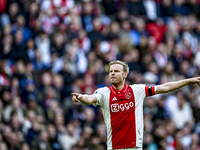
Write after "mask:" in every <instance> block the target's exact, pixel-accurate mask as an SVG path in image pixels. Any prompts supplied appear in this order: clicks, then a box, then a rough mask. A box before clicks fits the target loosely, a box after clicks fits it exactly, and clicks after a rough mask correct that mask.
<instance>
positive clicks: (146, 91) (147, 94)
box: [145, 86, 149, 96]
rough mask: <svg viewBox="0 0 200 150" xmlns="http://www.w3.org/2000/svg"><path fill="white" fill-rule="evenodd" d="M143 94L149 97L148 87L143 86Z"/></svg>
mask: <svg viewBox="0 0 200 150" xmlns="http://www.w3.org/2000/svg"><path fill="white" fill-rule="evenodd" d="M145 93H146V96H149V91H148V86H145Z"/></svg>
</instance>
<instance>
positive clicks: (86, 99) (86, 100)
mask: <svg viewBox="0 0 200 150" xmlns="http://www.w3.org/2000/svg"><path fill="white" fill-rule="evenodd" d="M72 96H73V97H72V100H73V101H74V102H81V103H83V104H87V105H90V104H92V103H96V102H97V98H96V96H94V95H87V94H79V93H72Z"/></svg>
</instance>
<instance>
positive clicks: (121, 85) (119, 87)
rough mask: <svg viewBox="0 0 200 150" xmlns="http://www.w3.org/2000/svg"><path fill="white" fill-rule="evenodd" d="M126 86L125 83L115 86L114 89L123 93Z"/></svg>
mask: <svg viewBox="0 0 200 150" xmlns="http://www.w3.org/2000/svg"><path fill="white" fill-rule="evenodd" d="M124 86H125V83H124V82H123V83H121V84H116V85H114V84H113V88H114V89H116V90H118V91H121V90H122V89H123V88H124Z"/></svg>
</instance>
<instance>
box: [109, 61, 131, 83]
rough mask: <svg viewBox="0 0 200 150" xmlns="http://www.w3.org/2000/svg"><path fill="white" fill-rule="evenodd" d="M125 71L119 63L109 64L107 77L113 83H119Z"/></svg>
mask: <svg viewBox="0 0 200 150" xmlns="http://www.w3.org/2000/svg"><path fill="white" fill-rule="evenodd" d="M126 75H127V74H126V73H124V71H123V66H122V65H120V64H114V65H111V66H110V72H109V79H110V83H111V84H113V85H118V84H121V83H122V82H123V81H124V79H125V78H126Z"/></svg>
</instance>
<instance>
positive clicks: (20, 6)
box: [0, 0, 200, 150]
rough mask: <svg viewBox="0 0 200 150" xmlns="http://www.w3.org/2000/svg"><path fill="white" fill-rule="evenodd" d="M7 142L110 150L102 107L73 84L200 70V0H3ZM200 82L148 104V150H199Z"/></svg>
mask: <svg viewBox="0 0 200 150" xmlns="http://www.w3.org/2000/svg"><path fill="white" fill-rule="evenodd" d="M0 15H1V18H0V37H1V41H0V149H1V150H106V127H105V124H104V120H103V116H102V111H101V109H100V107H93V106H86V105H83V104H77V103H73V102H72V100H71V92H79V93H86V94H92V93H93V92H94V90H95V89H96V88H99V87H104V86H110V83H109V80H108V72H107V68H108V63H109V62H110V61H112V60H115V59H119V60H122V61H126V62H127V63H128V64H129V67H130V73H129V75H128V78H127V83H128V84H139V83H143V84H147V85H157V84H162V83H165V82H169V81H175V80H180V79H185V78H190V77H194V76H199V75H200V0H1V2H0ZM199 114H200V88H199V87H198V85H189V86H187V87H185V88H182V89H181V90H178V91H175V92H171V93H169V94H163V95H156V96H153V97H151V98H147V99H146V100H145V102H144V130H145V136H144V149H145V150H175V149H179V150H182V149H183V150H200V140H199V135H200V115H199Z"/></svg>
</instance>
